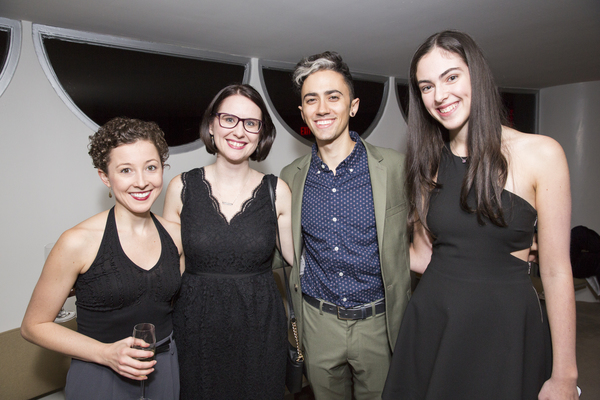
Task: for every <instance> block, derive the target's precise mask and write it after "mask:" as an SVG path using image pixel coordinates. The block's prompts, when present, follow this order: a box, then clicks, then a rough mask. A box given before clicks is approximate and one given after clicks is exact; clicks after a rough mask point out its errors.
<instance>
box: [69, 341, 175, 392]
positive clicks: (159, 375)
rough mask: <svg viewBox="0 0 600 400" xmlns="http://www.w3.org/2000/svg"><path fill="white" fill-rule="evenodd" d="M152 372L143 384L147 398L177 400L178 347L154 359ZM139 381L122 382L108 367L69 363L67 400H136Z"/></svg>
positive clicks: (173, 344)
mask: <svg viewBox="0 0 600 400" xmlns="http://www.w3.org/2000/svg"><path fill="white" fill-rule="evenodd" d="M156 361H157V363H156V365H155V366H154V372H152V373H151V374H150V375H148V379H147V380H146V397H148V398H150V399H152V400H178V399H179V362H178V359H177V346H176V345H175V341H174V340H173V341H171V345H170V347H169V350H168V351H166V352H164V353H159V354H157V355H156ZM141 393H142V392H141V389H140V381H135V380H133V379H129V378H125V377H123V376H121V375H119V374H117V373H116V372H115V371H113V370H112V369H111V368H109V367H105V366H104V365H100V364H96V363H91V362H87V361H81V360H75V359H73V360H72V361H71V367H70V368H69V373H68V374H67V384H66V386H65V398H66V400H81V399H85V400H107V399H124V400H135V399H138V398H139V397H140V394H141Z"/></svg>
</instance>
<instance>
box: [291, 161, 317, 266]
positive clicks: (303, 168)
mask: <svg viewBox="0 0 600 400" xmlns="http://www.w3.org/2000/svg"><path fill="white" fill-rule="evenodd" d="M311 157H312V156H311V154H310V153H309V154H308V155H307V156H306V158H305V159H304V160H302V162H300V163H299V164H298V171H297V172H296V174H295V175H294V178H293V181H292V184H291V187H290V189H291V190H292V235H293V240H294V258H295V259H296V261H297V262H300V256H301V255H302V249H303V245H304V243H303V240H302V198H303V196H304V183H305V182H306V177H307V176H308V170H309V168H310V160H311ZM298 265H300V264H298Z"/></svg>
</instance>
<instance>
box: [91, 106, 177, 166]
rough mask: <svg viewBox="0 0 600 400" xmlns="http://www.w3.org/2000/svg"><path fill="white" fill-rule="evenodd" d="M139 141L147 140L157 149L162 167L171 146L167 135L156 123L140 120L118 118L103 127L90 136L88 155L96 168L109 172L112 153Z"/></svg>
mask: <svg viewBox="0 0 600 400" xmlns="http://www.w3.org/2000/svg"><path fill="white" fill-rule="evenodd" d="M138 140H147V141H149V142H150V143H152V144H153V145H154V147H156V150H157V151H158V155H159V157H160V161H161V164H162V166H163V167H164V166H165V165H167V164H165V162H166V161H167V159H168V158H169V146H168V145H167V142H166V140H165V134H164V133H163V131H162V130H161V129H160V128H159V127H158V125H157V124H156V123H155V122H146V121H140V120H139V119H133V118H125V117H117V118H113V119H111V120H110V121H108V122H107V123H105V124H104V125H102V126H101V127H100V128H99V129H98V132H96V133H94V134H93V135H91V136H90V143H89V145H88V150H89V151H88V154H89V155H90V157H92V163H93V164H94V167H95V168H98V169H99V170H101V171H103V172H105V173H106V172H107V166H108V163H109V162H110V152H111V150H112V149H114V148H117V147H119V146H121V145H123V144H131V143H134V142H137V141H138Z"/></svg>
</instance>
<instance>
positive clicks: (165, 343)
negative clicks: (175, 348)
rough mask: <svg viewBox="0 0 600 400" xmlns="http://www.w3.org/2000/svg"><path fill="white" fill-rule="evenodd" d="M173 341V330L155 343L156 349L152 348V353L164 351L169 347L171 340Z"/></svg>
mask: <svg viewBox="0 0 600 400" xmlns="http://www.w3.org/2000/svg"><path fill="white" fill-rule="evenodd" d="M172 341H173V332H171V334H170V335H169V336H167V337H166V338H164V339H162V340H161V341H159V342H158V343H156V349H155V350H154V354H160V353H166V352H167V351H169V350H170V349H171V342H172Z"/></svg>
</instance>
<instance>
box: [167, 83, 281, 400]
mask: <svg viewBox="0 0 600 400" xmlns="http://www.w3.org/2000/svg"><path fill="white" fill-rule="evenodd" d="M200 137H201V139H202V141H203V142H204V144H205V145H206V150H207V151H208V152H209V153H210V154H216V160H215V162H214V163H213V164H211V165H208V166H205V167H203V168H196V169H193V170H191V171H188V172H185V173H183V174H181V175H179V176H177V177H175V178H174V179H173V180H172V181H171V183H170V184H169V188H168V189H167V195H166V199H165V207H164V213H163V216H164V218H166V219H168V220H171V221H174V222H178V223H180V224H181V233H182V241H183V246H184V252H185V254H186V267H185V273H184V274H183V277H182V287H181V292H180V295H179V298H178V300H177V302H176V305H175V311H174V315H173V324H174V335H175V337H176V340H177V346H178V348H179V349H180V351H179V354H180V355H179V366H180V379H181V397H180V398H181V399H182V400H185V399H211V400H214V399H260V400H268V399H282V398H283V396H284V387H285V383H284V382H285V366H286V350H287V343H286V340H287V323H286V316H285V312H284V309H283V303H282V301H281V296H280V295H279V292H278V289H277V286H276V284H275V281H274V279H273V274H272V272H271V258H272V255H273V251H274V250H275V241H276V236H275V235H276V229H277V228H276V220H275V216H274V213H273V210H272V208H271V197H270V195H269V188H268V183H267V180H271V182H272V184H273V186H274V187H275V188H276V208H277V213H278V215H277V218H278V221H279V229H280V233H281V245H282V247H283V249H282V252H283V255H284V257H285V258H286V259H288V260H290V261H291V258H292V235H291V218H290V213H291V193H290V190H289V188H288V186H287V185H286V184H285V183H284V182H283V181H281V180H279V179H278V178H276V177H274V176H273V175H264V174H262V173H260V172H258V171H256V170H253V169H252V168H250V164H249V160H250V159H251V160H255V161H262V160H264V159H265V158H266V157H267V154H268V153H269V150H270V148H271V145H272V143H273V140H274V139H275V127H274V126H273V123H272V121H271V118H270V116H269V114H268V112H267V108H266V106H265V103H264V101H263V100H262V98H261V96H260V94H259V93H258V92H257V91H256V90H255V89H254V88H252V87H251V86H249V85H232V86H227V87H226V88H224V89H222V90H221V91H220V92H219V93H218V94H217V95H216V96H215V98H214V99H213V100H212V102H211V103H210V105H209V106H208V109H207V110H206V112H205V113H204V118H203V120H202V124H201V127H200Z"/></svg>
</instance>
